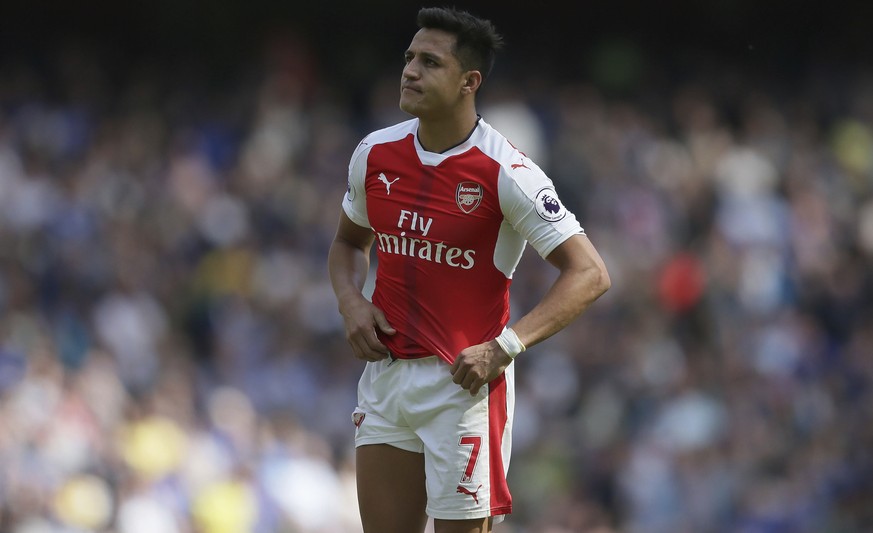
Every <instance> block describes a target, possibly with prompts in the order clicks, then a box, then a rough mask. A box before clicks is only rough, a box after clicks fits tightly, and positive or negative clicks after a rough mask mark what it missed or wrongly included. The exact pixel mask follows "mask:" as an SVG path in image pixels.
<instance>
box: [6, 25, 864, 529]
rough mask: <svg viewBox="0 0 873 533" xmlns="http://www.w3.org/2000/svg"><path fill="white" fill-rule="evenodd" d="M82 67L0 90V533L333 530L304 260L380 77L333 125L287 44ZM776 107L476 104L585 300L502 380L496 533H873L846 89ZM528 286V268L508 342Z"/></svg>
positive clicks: (731, 74) (68, 62)
mask: <svg viewBox="0 0 873 533" xmlns="http://www.w3.org/2000/svg"><path fill="white" fill-rule="evenodd" d="M101 52H102V51H101V50H96V51H95V50H93V49H90V48H88V47H77V46H68V47H63V48H59V49H58V50H55V51H54V52H53V53H52V54H50V55H49V56H48V57H47V58H46V60H45V61H42V62H40V63H26V62H22V63H18V64H7V65H4V68H3V69H2V70H0V531H3V532H9V533H56V532H57V533H61V532H62V533H78V532H98V533H195V532H197V533H268V532H269V533H272V532H287V533H348V532H355V531H360V525H359V521H358V517H357V507H356V502H355V497H356V496H355V485H354V450H353V440H352V439H353V433H354V427H353V425H352V422H351V418H350V417H351V412H352V409H353V408H354V406H355V388H356V383H357V379H358V376H359V373H360V371H361V369H362V366H361V363H360V362H359V361H357V360H355V359H354V357H353V356H352V354H351V352H350V350H349V349H348V347H347V345H346V343H345V339H344V332H343V327H342V320H341V318H340V317H339V315H338V313H337V311H336V304H335V300H334V297H333V293H332V291H331V288H330V284H329V282H328V279H327V276H326V256H327V250H328V247H329V245H330V241H331V239H332V237H333V232H334V229H335V224H336V220H337V216H338V213H339V209H340V207H339V206H340V201H341V198H342V195H343V193H344V191H345V187H346V172H347V165H348V160H349V157H350V155H351V152H352V150H353V148H354V146H355V145H356V143H357V142H358V140H359V139H360V138H361V137H362V136H363V135H364V134H366V133H367V132H369V131H371V130H372V129H375V128H377V127H380V126H383V125H388V124H391V123H393V122H396V121H399V120H402V119H404V118H405V117H404V116H403V115H402V114H401V112H400V111H399V110H398V109H397V94H398V93H397V87H398V83H397V81H398V79H399V73H400V71H399V69H400V63H399V62H398V64H397V67H396V69H394V70H390V72H389V73H387V74H385V75H384V78H383V77H382V74H381V73H379V76H378V79H374V80H373V86H372V90H370V91H367V92H362V93H356V94H349V92H348V91H347V90H344V88H343V87H342V86H339V85H336V84H331V82H330V80H327V79H325V78H324V77H323V76H321V75H320V72H319V63H318V58H317V57H316V56H315V55H314V54H313V53H312V52H311V50H309V49H308V48H307V47H306V46H305V45H304V44H303V43H301V42H300V41H296V40H294V39H289V40H286V41H280V42H276V43H272V44H271V45H270V46H268V47H265V51H264V54H263V56H262V57H259V58H257V59H258V60H257V61H254V62H253V63H252V64H251V65H249V66H248V67H247V68H240V70H239V72H234V73H233V76H232V77H233V80H234V81H233V83H227V80H222V83H213V80H211V79H209V77H208V76H199V75H198V74H197V72H198V71H197V70H196V69H191V70H185V69H175V70H172V69H171V70H167V69H162V68H160V67H159V66H156V65H154V64H148V63H144V64H141V65H133V66H128V67H127V68H126V69H125V71H124V73H123V75H121V74H119V73H118V72H117V71H116V70H115V69H114V67H113V65H112V64H111V63H107V62H105V61H104V56H103V55H102V54H101ZM398 57H399V53H398ZM395 70H396V71H395ZM510 78H511V79H510ZM778 82H779V78H778V75H777V74H776V73H767V72H757V73H754V74H752V73H748V72H744V71H742V70H739V69H731V68H726V67H725V65H716V64H711V63H707V62H706V61H702V62H701V63H700V64H698V65H696V66H695V68H694V69H689V70H688V71H686V72H683V73H682V75H681V76H675V77H672V78H670V79H669V80H665V79H660V78H658V77H654V78H647V81H646V83H640V84H639V86H638V87H637V88H636V90H633V91H625V92H622V91H606V90H604V89H603V88H602V86H600V85H599V84H598V83H596V80H594V81H592V80H585V79H577V80H573V79H562V80H555V81H554V82H551V81H544V80H542V79H519V78H514V77H508V78H501V77H496V78H495V79H494V80H492V81H490V82H489V84H487V85H486V87H485V90H484V92H483V94H482V96H481V101H480V104H481V105H480V112H481V114H482V115H483V118H484V119H485V120H486V121H488V122H489V123H491V124H492V125H494V126H495V127H497V128H498V129H500V130H501V131H503V132H504V133H505V134H506V135H507V136H508V137H509V138H510V140H511V141H512V142H513V143H514V144H516V145H517V146H519V147H520V148H521V149H522V150H523V151H525V152H526V153H527V154H528V155H529V156H531V157H532V158H533V159H534V160H535V161H538V162H539V163H540V166H542V167H543V168H544V169H545V170H546V171H547V172H548V173H549V175H550V176H551V177H552V178H553V179H554V181H555V182H556V184H557V186H558V190H559V192H560V193H561V195H562V200H563V201H564V203H565V204H566V205H567V206H568V207H570V208H571V209H572V210H573V211H574V212H575V213H576V214H577V216H578V218H579V219H580V221H581V222H582V225H583V227H584V228H585V230H586V232H587V234H588V236H589V238H590V239H591V240H592V241H593V242H594V244H595V245H596V246H597V247H598V249H599V250H600V252H601V254H602V255H603V257H604V259H605V261H606V263H607V266H608V268H609V271H610V274H611V277H612V283H613V286H612V289H611V290H610V291H609V292H608V293H607V294H606V295H605V296H604V297H603V298H602V299H601V300H600V301H598V302H597V303H596V304H595V305H594V306H593V307H592V308H591V309H590V310H589V311H588V313H587V314H586V315H584V316H583V317H582V318H580V319H579V320H577V321H576V322H574V323H573V324H572V325H571V326H570V327H568V328H567V329H566V330H565V331H563V332H561V333H560V334H558V335H556V336H555V337H553V338H551V339H549V340H548V341H546V342H544V343H542V344H540V345H538V346H535V347H533V348H532V349H530V350H529V351H528V352H526V353H525V354H523V355H522V356H521V357H519V358H518V360H517V361H516V363H515V364H516V365H518V366H519V367H520V368H519V369H518V372H517V379H518V390H517V393H518V402H517V411H516V422H515V427H514V441H513V444H514V446H513V458H512V464H511V467H510V473H509V482H510V486H511V488H512V491H513V494H514V500H515V512H514V514H513V515H512V517H510V519H509V520H507V521H506V522H505V523H504V524H502V525H501V526H499V527H498V528H497V530H498V531H502V532H506V533H571V532H573V533H576V532H578V533H617V532H629V533H636V532H640V533H642V532H646V533H649V532H652V533H660V532H665V533H666V532H688V533H692V532H693V533H708V532H711V533H721V532H738V533H752V532H800V533H805V532H820V531H831V532H845V533H850V532H856V531H858V532H860V531H869V529H870V528H871V527H873V508H871V506H870V505H869V503H870V502H871V501H873V455H871V454H873V394H871V390H873V389H871V380H873V357H871V355H873V72H871V71H863V70H862V69H846V70H845V71H839V72H832V71H828V70H827V69H825V68H822V69H820V70H816V69H811V70H810V71H809V72H808V73H807V74H806V75H805V76H803V77H802V79H800V80H799V81H797V82H796V83H791V84H781V85H780V83H778ZM554 275H555V271H554V269H553V268H551V267H550V266H549V265H548V264H547V263H546V262H544V261H541V260H540V259H539V257H538V256H536V255H535V253H534V254H531V253H530V250H528V252H527V253H526V254H525V256H524V257H523V259H522V264H521V265H520V267H519V269H518V271H517V275H516V278H515V280H514V284H513V287H512V291H513V292H512V302H513V303H512V305H513V315H514V316H515V317H516V318H517V317H518V316H520V315H521V314H522V313H523V312H524V311H525V310H527V309H529V308H530V307H531V306H533V305H534V304H535V303H536V302H537V301H538V299H539V297H540V296H541V295H542V294H543V292H544V291H545V289H546V288H547V287H548V286H549V284H550V282H551V280H552V279H553V276H554Z"/></svg>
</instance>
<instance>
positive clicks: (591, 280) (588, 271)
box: [512, 264, 610, 348]
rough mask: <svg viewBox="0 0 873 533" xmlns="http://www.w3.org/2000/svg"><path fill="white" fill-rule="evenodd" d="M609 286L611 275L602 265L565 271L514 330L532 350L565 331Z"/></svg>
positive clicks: (514, 325) (516, 324) (517, 323)
mask: <svg viewBox="0 0 873 533" xmlns="http://www.w3.org/2000/svg"><path fill="white" fill-rule="evenodd" d="M609 287H610V281H609V275H608V274H607V272H606V269H605V268H604V267H603V265H602V264H592V265H589V266H587V267H585V268H582V269H567V270H564V271H562V272H561V273H560V274H559V275H558V278H557V279H556V280H555V283H554V284H553V285H552V287H551V288H550V289H549V291H548V292H547V293H546V295H545V296H544V297H543V299H542V300H541V301H540V302H539V304H537V305H536V306H535V307H534V308H533V309H531V311H530V312H529V313H528V314H526V315H524V316H523V317H522V318H521V319H520V320H519V321H518V322H516V323H515V324H512V329H513V330H515V333H516V334H517V335H518V338H519V339H520V340H521V342H522V343H523V344H524V346H525V347H527V348H530V347H531V346H533V345H535V344H537V343H539V342H542V341H544V340H546V339H548V338H549V337H551V336H552V335H554V334H555V333H557V332H559V331H561V330H562V329H563V328H565V327H566V326H567V325H568V324H569V323H570V322H572V321H573V320H574V319H575V318H576V317H578V316H579V315H580V314H582V313H583V312H585V310H586V309H588V307H589V306H590V305H591V304H592V303H594V301H595V300H597V299H598V298H599V297H600V296H601V295H603V293H605V292H606V291H607V290H608V289H609Z"/></svg>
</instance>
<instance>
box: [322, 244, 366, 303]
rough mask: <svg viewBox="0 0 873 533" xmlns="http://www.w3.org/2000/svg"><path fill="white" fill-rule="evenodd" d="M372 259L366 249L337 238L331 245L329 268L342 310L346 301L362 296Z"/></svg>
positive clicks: (334, 290) (331, 280) (328, 260)
mask: <svg viewBox="0 0 873 533" xmlns="http://www.w3.org/2000/svg"><path fill="white" fill-rule="evenodd" d="M369 268H370V260H369V256H368V255H367V253H366V251H365V250H362V249H361V248H358V247H356V246H353V245H352V244H350V243H347V242H344V241H342V240H340V239H337V240H335V241H334V242H333V244H332V245H331V247H330V252H329V253H328V258H327V269H328V274H329V276H330V283H331V285H332V287H333V292H334V294H335V295H336V299H337V302H338V304H339V307H340V310H342V308H343V306H344V302H346V301H347V300H349V299H350V298H351V299H357V298H362V295H361V291H362V290H363V288H364V283H365V282H366V280H367V272H368V271H369Z"/></svg>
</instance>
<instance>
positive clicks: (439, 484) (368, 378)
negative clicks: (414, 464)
mask: <svg viewBox="0 0 873 533" xmlns="http://www.w3.org/2000/svg"><path fill="white" fill-rule="evenodd" d="M514 375H515V367H514V365H509V367H508V368H507V369H506V372H504V373H503V375H502V376H500V377H498V378H497V379H495V380H494V381H492V382H491V383H489V384H487V385H485V386H483V387H482V388H481V389H480V390H479V393H478V394H477V395H476V396H470V392H469V391H467V390H464V389H463V388H461V386H460V385H458V384H456V383H454V382H453V381H452V374H451V372H449V366H448V365H447V364H446V363H445V362H444V361H443V360H442V359H440V358H438V357H436V356H433V357H426V358H423V359H390V358H389V359H383V360H382V361H377V362H373V363H367V366H366V368H365V369H364V373H363V375H362V376H361V379H360V382H359V383H358V407H357V409H355V412H354V414H353V415H352V420H353V421H354V422H355V425H356V426H357V429H356V431H355V446H363V445H365V444H390V445H392V446H396V447H397V448H401V449H403V450H407V451H411V452H417V453H424V465H425V475H426V476H427V481H426V485H427V514H428V516H430V517H433V518H439V519H443V520H468V519H473V518H485V517H488V516H493V517H495V520H494V522H495V523H496V522H499V521H500V520H501V519H502V515H506V514H509V513H511V512H512V498H511V496H510V494H509V487H508V485H507V483H506V472H507V469H508V468H509V456H510V451H511V446H512V440H511V433H512V413H513V410H514V407H515V383H514V382H515V379H514Z"/></svg>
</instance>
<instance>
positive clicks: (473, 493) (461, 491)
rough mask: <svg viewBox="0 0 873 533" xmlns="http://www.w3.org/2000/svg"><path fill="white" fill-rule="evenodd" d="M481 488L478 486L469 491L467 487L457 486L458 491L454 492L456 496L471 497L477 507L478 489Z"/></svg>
mask: <svg viewBox="0 0 873 533" xmlns="http://www.w3.org/2000/svg"><path fill="white" fill-rule="evenodd" d="M481 488H482V485H479V486H478V487H476V490H474V491H471V490H470V489H468V488H467V487H462V486H460V485H458V490H456V491H455V492H457V493H458V494H466V495H467V496H472V497H473V501H474V502H476V505H479V489H481Z"/></svg>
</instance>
